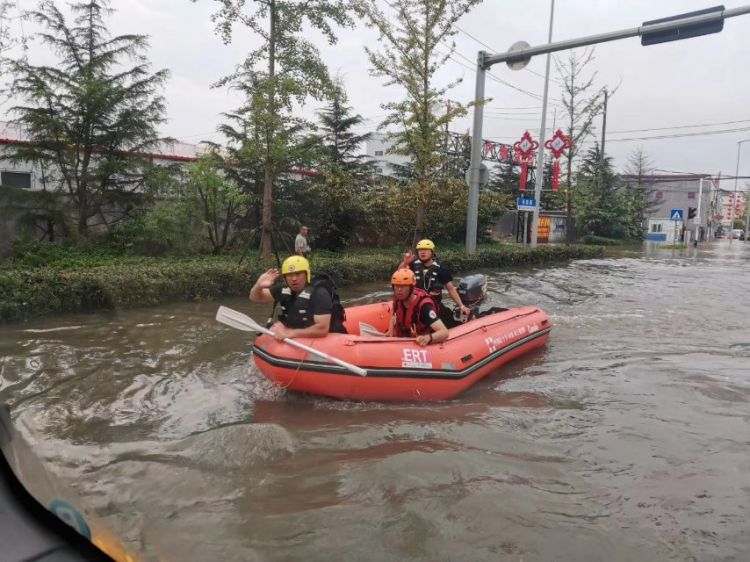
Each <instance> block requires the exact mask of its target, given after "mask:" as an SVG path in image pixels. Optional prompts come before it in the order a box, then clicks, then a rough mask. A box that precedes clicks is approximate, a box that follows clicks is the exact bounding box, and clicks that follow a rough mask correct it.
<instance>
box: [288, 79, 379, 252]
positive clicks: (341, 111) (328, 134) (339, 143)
mask: <svg viewBox="0 0 750 562" xmlns="http://www.w3.org/2000/svg"><path fill="white" fill-rule="evenodd" d="M318 118H319V125H318V128H317V131H318V132H317V134H316V135H315V136H314V137H313V139H312V140H313V142H312V143H311V144H312V145H313V146H317V147H318V149H317V151H318V154H317V158H316V160H315V161H314V167H315V168H316V169H317V170H318V171H319V172H320V175H318V176H314V177H313V178H312V181H311V182H309V185H308V186H306V188H305V192H304V193H303V194H301V195H300V198H301V199H302V201H303V203H304V209H301V214H300V215H299V216H300V217H305V218H304V222H305V223H306V224H310V225H311V226H312V227H313V232H315V239H316V242H317V245H318V247H319V248H327V249H338V248H342V247H344V246H346V245H347V244H348V242H349V239H350V238H351V236H352V234H353V232H354V228H355V226H356V224H357V223H358V222H359V221H360V220H361V218H360V216H361V206H360V204H359V196H360V195H361V191H362V189H363V185H364V184H365V183H366V182H368V181H369V180H370V177H371V176H372V174H374V172H375V166H374V165H373V164H372V163H371V162H368V161H367V160H366V159H367V156H366V155H364V154H362V153H361V152H360V148H361V146H362V143H364V142H366V141H367V140H368V139H369V137H370V134H364V135H358V134H356V133H355V132H353V131H352V129H353V128H354V127H356V126H358V125H360V124H362V123H363V122H364V119H363V118H362V116H361V115H352V110H351V107H349V106H348V105H347V98H346V93H345V92H344V87H343V83H342V82H341V80H337V81H336V83H335V89H334V93H333V97H332V99H331V101H330V103H329V105H328V106H326V107H325V108H324V109H323V110H321V111H319V112H318Z"/></svg>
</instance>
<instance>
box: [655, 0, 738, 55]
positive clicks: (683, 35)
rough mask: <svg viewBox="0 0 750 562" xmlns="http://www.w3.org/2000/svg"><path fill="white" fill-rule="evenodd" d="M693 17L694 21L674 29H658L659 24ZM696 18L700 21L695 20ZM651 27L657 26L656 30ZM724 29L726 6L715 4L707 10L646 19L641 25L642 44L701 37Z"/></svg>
mask: <svg viewBox="0 0 750 562" xmlns="http://www.w3.org/2000/svg"><path fill="white" fill-rule="evenodd" d="M691 18H693V20H694V21H693V22H692V23H687V24H684V25H680V26H679V27H676V28H672V29H667V30H658V29H659V24H665V23H669V22H673V21H675V20H682V19H687V20H689V19H691ZM696 19H697V20H698V21H695V20H696ZM649 28H656V30H655V31H654V30H652V29H649ZM722 29H724V6H714V7H712V8H706V9H705V10H698V11H697V12H689V13H686V14H679V15H677V16H671V17H668V18H661V19H658V20H651V21H644V22H643V25H642V26H641V45H643V46H644V47H645V46H648V45H656V44H658V43H666V42H668V41H679V40H680V39H690V38H691V37H699V36H701V35H708V34H709V33H719V32H720V31H721V30H722Z"/></svg>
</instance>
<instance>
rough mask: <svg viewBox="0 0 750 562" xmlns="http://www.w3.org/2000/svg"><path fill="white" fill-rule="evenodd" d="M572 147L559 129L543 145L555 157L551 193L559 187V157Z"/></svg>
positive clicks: (571, 143) (570, 142)
mask: <svg viewBox="0 0 750 562" xmlns="http://www.w3.org/2000/svg"><path fill="white" fill-rule="evenodd" d="M572 146H573V142H572V141H571V140H570V138H569V137H567V136H565V133H563V132H562V131H561V130H560V129H557V131H555V134H554V135H552V138H551V139H549V140H548V141H547V142H545V143H544V147H545V148H547V149H548V150H549V151H550V152H552V155H553V156H554V157H555V163H554V164H553V165H552V191H557V190H558V188H559V187H560V156H562V153H563V151H565V150H568V149H569V148H570V147H572Z"/></svg>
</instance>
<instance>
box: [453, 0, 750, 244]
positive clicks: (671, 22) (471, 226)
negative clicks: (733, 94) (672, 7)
mask: <svg viewBox="0 0 750 562" xmlns="http://www.w3.org/2000/svg"><path fill="white" fill-rule="evenodd" d="M745 14H750V5H748V6H741V7H738V8H729V9H726V8H724V6H714V7H712V8H707V9H705V10H698V11H695V12H689V13H685V14H678V15H676V16H670V17H668V18H662V19H658V20H651V21H647V22H643V24H641V25H640V26H638V27H632V28H628V29H621V30H617V31H611V32H608V33H599V34H596V35H589V36H586V37H577V38H575V39H569V40H566V41H557V42H555V43H547V44H544V45H539V46H536V47H531V46H528V47H526V46H522V48H515V49H514V48H513V47H511V49H510V50H508V51H507V52H505V53H502V54H496V55H493V54H490V53H487V52H486V51H479V52H478V53H477V72H476V82H475V87H474V100H475V105H474V120H473V127H472V139H471V163H470V165H469V173H468V180H469V181H468V184H469V201H468V206H467V210H466V252H467V253H468V254H474V253H476V251H477V250H476V248H477V215H478V211H479V180H480V176H481V164H482V156H481V150H482V120H483V117H484V107H483V103H482V102H483V101H484V89H485V82H486V74H487V71H488V70H489V69H490V68H492V66H493V65H495V64H498V63H501V62H505V63H507V64H508V65H509V66H511V68H514V69H516V70H518V69H521V68H523V67H524V66H525V65H526V64H527V63H528V61H529V60H531V58H532V57H534V56H536V55H543V54H548V53H555V52H558V51H564V50H567V49H575V48H577V47H585V46H587V45H596V44H598V43H606V42H609V41H617V40H619V39H625V38H628V37H636V36H640V37H641V45H643V46H648V45H656V44H658V43H665V42H669V41H678V40H681V39H688V38H692V37H698V36H700V35H707V34H710V33H719V32H720V31H721V30H722V29H723V28H724V20H726V19H728V18H733V17H737V16H742V15H745ZM518 43H521V42H518ZM518 43H516V45H518ZM546 84H547V81H546V80H545V89H546ZM545 97H546V96H545ZM568 189H570V187H569V186H568ZM569 197H570V194H568V199H569ZM535 215H536V217H535V218H537V219H538V216H539V214H538V208H537V212H536V213H535ZM568 215H570V201H569V200H568ZM531 228H532V231H533V232H536V228H537V225H536V224H533V225H532V227H531Z"/></svg>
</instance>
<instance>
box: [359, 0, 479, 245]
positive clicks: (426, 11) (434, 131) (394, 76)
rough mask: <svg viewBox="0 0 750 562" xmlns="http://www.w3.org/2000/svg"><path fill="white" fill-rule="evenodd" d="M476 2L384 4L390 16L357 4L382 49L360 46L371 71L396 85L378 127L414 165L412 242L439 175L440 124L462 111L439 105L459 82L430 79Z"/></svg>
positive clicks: (373, 5) (399, 0)
mask: <svg viewBox="0 0 750 562" xmlns="http://www.w3.org/2000/svg"><path fill="white" fill-rule="evenodd" d="M479 1H480V0H456V1H449V0H394V2H391V3H390V4H389V5H390V6H391V7H392V8H393V10H395V12H396V17H394V18H393V19H389V17H388V16H387V15H386V14H385V13H384V12H382V11H381V9H380V8H379V6H378V4H379V2H378V1H377V0H363V3H362V5H361V9H362V13H363V15H364V16H365V18H366V20H367V22H368V23H369V25H371V26H372V27H374V28H375V29H377V30H378V32H379V33H380V39H381V42H382V44H383V47H382V50H380V51H376V50H373V49H369V48H367V47H366V48H365V51H366V52H367V54H368V56H369V59H370V63H371V64H372V73H373V74H374V75H376V76H380V77H383V78H385V79H386V85H388V86H391V85H395V86H398V87H400V88H401V89H402V90H403V91H404V94H405V97H404V99H403V100H402V101H400V102H393V103H386V104H383V105H382V106H381V107H382V108H383V109H385V110H386V111H387V112H388V117H387V118H386V119H385V120H384V122H383V123H382V125H381V127H382V128H385V127H389V126H392V127H396V128H397V133H396V134H395V135H394V138H395V144H394V148H393V149H392V150H393V152H394V153H396V154H402V155H406V156H410V157H411V159H412V161H413V165H414V180H413V198H412V202H413V204H414V205H415V207H416V221H415V222H416V224H415V230H414V239H415V241H416V240H417V239H418V238H420V237H421V236H422V235H423V233H424V227H425V209H426V206H427V203H428V194H429V188H430V187H431V186H432V185H434V183H435V182H436V181H437V180H438V179H440V178H441V177H443V176H444V169H445V166H444V165H443V164H444V158H445V156H444V151H443V150H442V149H443V143H444V139H445V137H444V131H443V129H444V126H445V125H446V124H447V123H450V121H451V120H452V119H454V118H456V117H458V116H461V115H464V114H465V113H466V107H465V106H462V105H461V104H458V103H454V104H453V105H452V106H451V109H450V110H448V111H447V112H445V113H441V114H440V115H436V108H437V107H443V106H444V105H445V101H446V100H445V99H444V98H445V93H446V92H447V91H448V90H449V89H450V88H451V87H453V86H455V85H456V84H457V83H458V82H459V81H460V80H456V81H454V82H452V83H450V84H448V85H446V86H444V87H439V86H436V75H437V73H438V71H440V70H441V69H442V67H443V66H444V64H445V62H446V61H447V60H448V58H449V57H450V56H451V54H452V53H453V50H454V48H455V42H453V40H452V37H453V36H454V35H455V34H456V28H455V27H454V24H455V23H456V22H457V21H458V20H459V19H460V18H461V17H462V16H463V15H464V14H466V13H467V12H468V11H469V10H470V9H471V8H472V7H474V6H475V5H477V4H478V3H479Z"/></svg>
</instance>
